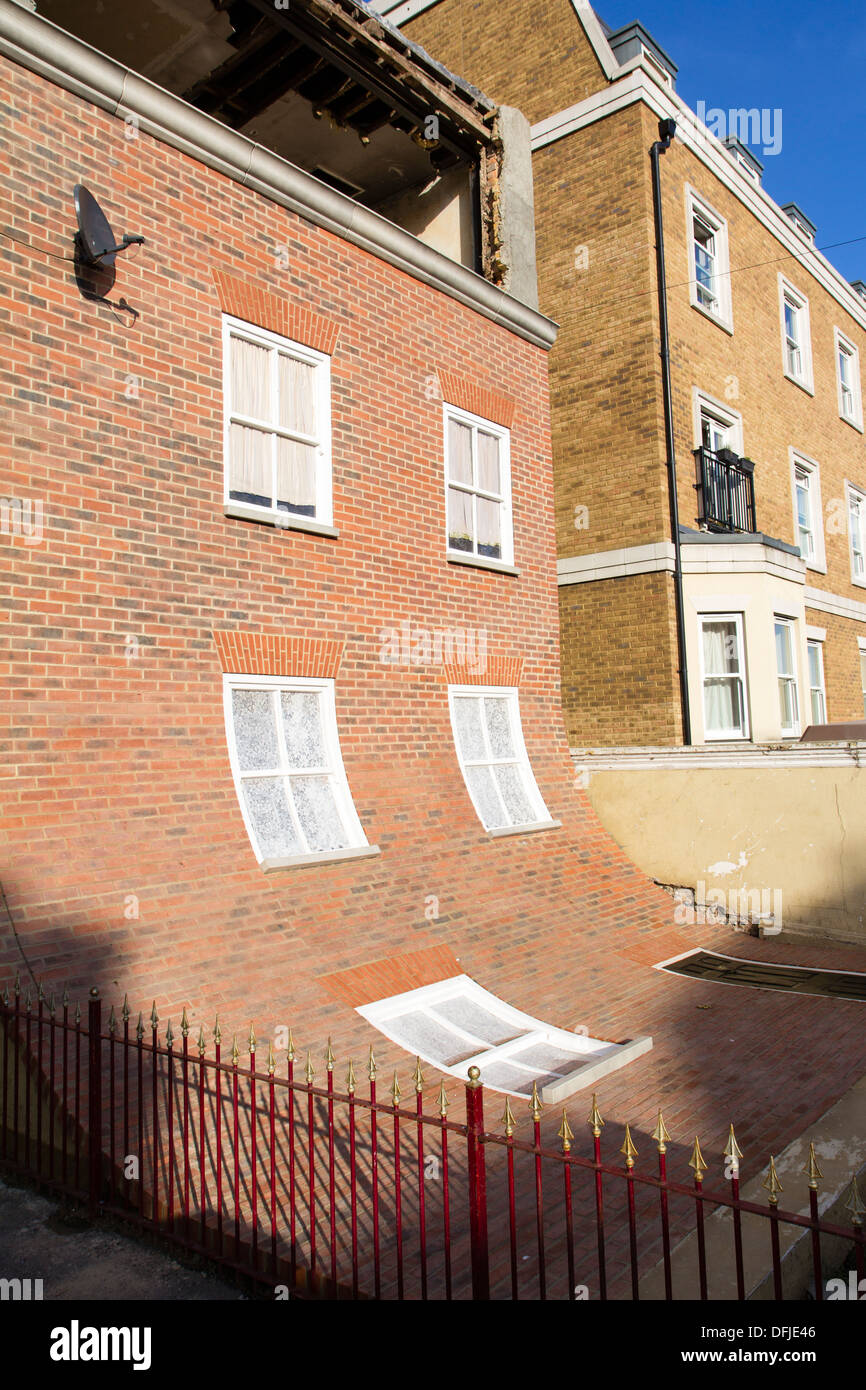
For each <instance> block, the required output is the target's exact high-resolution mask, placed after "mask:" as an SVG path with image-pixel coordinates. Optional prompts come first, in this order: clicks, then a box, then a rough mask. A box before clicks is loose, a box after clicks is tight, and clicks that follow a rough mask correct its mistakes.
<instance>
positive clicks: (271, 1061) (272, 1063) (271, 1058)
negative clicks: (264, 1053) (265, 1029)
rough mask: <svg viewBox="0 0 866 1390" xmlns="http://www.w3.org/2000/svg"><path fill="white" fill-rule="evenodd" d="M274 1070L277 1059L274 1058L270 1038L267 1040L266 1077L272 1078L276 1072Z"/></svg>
mask: <svg viewBox="0 0 866 1390" xmlns="http://www.w3.org/2000/svg"><path fill="white" fill-rule="evenodd" d="M276 1069H277V1059H276V1057H275V1056H274V1045H273V1043H272V1042H271V1040H270V1038H269V1039H268V1076H273V1074H274V1072H275V1071H276Z"/></svg>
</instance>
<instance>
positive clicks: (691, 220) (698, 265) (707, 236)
mask: <svg viewBox="0 0 866 1390" xmlns="http://www.w3.org/2000/svg"><path fill="white" fill-rule="evenodd" d="M686 211H687V216H688V227H689V246H690V248H691V264H690V267H689V286H690V293H691V302H692V304H693V305H694V307H695V308H696V309H702V310H703V312H704V313H705V314H708V315H709V317H710V318H713V319H715V320H716V321H717V322H718V323H720V324H722V325H723V326H724V327H725V328H732V327H733V320H732V315H731V273H730V271H731V268H730V264H729V261H728V224H727V222H725V220H724V218H722V217H720V216H719V215H718V213H717V212H714V211H713V209H712V208H711V207H710V205H709V204H708V203H705V202H704V201H703V199H702V198H700V197H699V196H698V194H697V193H696V192H695V191H694V189H692V188H688V187H687V188H686Z"/></svg>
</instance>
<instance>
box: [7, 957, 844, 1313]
mask: <svg viewBox="0 0 866 1390" xmlns="http://www.w3.org/2000/svg"><path fill="white" fill-rule="evenodd" d="M121 1020H122V1029H119V1027H118V1023H117V1019H116V1017H115V1013H114V1010H113V1009H112V1011H111V1015H110V1018H109V1022H108V1028H107V1031H105V1032H103V1028H102V1005H101V1001H100V999H99V996H98V993H97V992H96V991H92V992H91V997H90V999H89V1000H88V1007H87V1018H86V1022H85V1020H83V1018H82V1014H81V1010H80V1009H79V1008H77V1007H76V1008H75V1010H74V1013H73V1014H72V1017H70V1002H69V1000H68V998H67V997H66V996H64V998H63V1000H62V1004H61V1008H60V1010H58V1008H57V1006H56V1004H55V1001H54V999H53V997H52V998H50V999H48V1000H46V998H45V995H44V993H43V991H42V989H41V988H39V989H38V990H37V992H36V998H35V1001H34V996H33V991H32V990H29V989H28V990H27V991H25V992H24V994H23V995H22V991H21V987H20V983H19V982H18V981H17V980H16V982H15V987H14V990H13V993H12V996H11V998H10V996H9V994H8V992H7V991H4V992H3V996H2V999H0V1045H2V1078H0V1159H2V1160H4V1161H5V1162H6V1163H8V1164H10V1165H11V1166H13V1167H14V1168H16V1169H17V1170H19V1171H23V1172H27V1173H29V1174H31V1175H33V1176H34V1177H35V1178H37V1179H38V1180H39V1181H40V1182H41V1183H43V1184H44V1185H45V1186H46V1187H48V1188H50V1189H53V1190H56V1191H58V1192H61V1193H66V1194H70V1195H72V1196H74V1197H76V1198H78V1199H80V1200H82V1201H86V1202H87V1203H88V1205H89V1209H90V1212H91V1214H92V1215H93V1216H96V1215H97V1214H99V1213H101V1212H104V1213H110V1214H112V1215H115V1216H118V1217H122V1218H123V1219H125V1220H127V1221H131V1222H133V1223H135V1224H138V1225H139V1226H141V1227H143V1228H147V1229H149V1230H150V1231H154V1232H157V1233H158V1234H160V1235H161V1236H163V1237H166V1238H167V1239H169V1240H171V1241H174V1242H176V1243H177V1244H178V1245H180V1246H182V1247H184V1248H186V1249H188V1250H191V1251H196V1252H198V1253H199V1254H202V1255H205V1256H207V1257H208V1258H210V1259H212V1260H214V1261H216V1262H218V1263H220V1264H222V1265H224V1266H226V1267H228V1268H231V1269H234V1270H237V1271H242V1272H243V1273H244V1274H246V1275H248V1276H249V1277H250V1278H252V1279H254V1280H257V1281H259V1282H260V1283H261V1284H263V1285H265V1286H270V1287H279V1288H280V1290H281V1293H282V1295H283V1296H311V1295H318V1296H324V1297H332V1298H337V1297H346V1298H365V1297H373V1298H396V1299H407V1298H409V1299H415V1298H417V1299H429V1298H436V1299H440V1298H444V1299H453V1298H475V1299H481V1300H483V1299H489V1298H511V1299H515V1300H516V1299H525V1298H532V1299H548V1298H558V1299H565V1298H567V1299H572V1300H574V1299H578V1298H581V1297H591V1298H595V1297H597V1298H600V1299H607V1298H610V1297H613V1298H629V1297H630V1298H639V1297H640V1296H641V1280H642V1278H643V1276H644V1275H645V1274H648V1273H649V1272H650V1271H651V1270H652V1269H653V1268H654V1267H656V1266H657V1267H658V1269H659V1270H660V1271H661V1274H660V1278H661V1280H662V1281H663V1294H662V1293H661V1292H660V1291H659V1292H658V1293H657V1294H653V1293H652V1291H650V1295H651V1296H659V1297H661V1296H663V1297H665V1298H667V1299H671V1298H673V1297H676V1296H688V1297H694V1296H695V1295H696V1294H697V1295H698V1296H699V1297H700V1298H702V1299H707V1298H708V1297H709V1296H710V1292H709V1287H710V1279H711V1277H712V1278H715V1277H716V1276H717V1275H718V1273H719V1271H718V1269H717V1268H716V1265H714V1264H713V1260H716V1261H719V1260H720V1259H721V1257H720V1256H719V1254H718V1247H719V1230H720V1228H719V1224H718V1222H719V1220H721V1219H723V1218H717V1219H716V1220H715V1223H714V1224H711V1221H712V1218H713V1216H714V1214H715V1213H729V1215H730V1221H731V1225H732V1232H731V1235H732V1239H731V1240H730V1241H729V1242H728V1245H727V1246H726V1248H725V1252H724V1258H725V1260H726V1261H727V1262H728V1270H727V1274H728V1276H729V1278H730V1282H731V1287H732V1288H733V1286H734V1284H735V1286H736V1296H737V1297H738V1298H740V1299H744V1298H745V1297H746V1296H747V1294H748V1292H749V1289H750V1287H752V1286H754V1282H755V1279H754V1274H755V1270H754V1265H753V1266H752V1268H751V1270H750V1271H749V1272H748V1277H747V1270H746V1261H745V1256H744V1240H743V1221H744V1219H746V1220H749V1221H750V1222H752V1223H753V1224H754V1220H755V1219H756V1218H757V1220H758V1224H759V1225H760V1226H763V1227H764V1228H766V1232H767V1235H768V1239H767V1241H766V1246H767V1250H766V1267H765V1269H763V1270H762V1272H763V1273H764V1274H766V1275H767V1276H771V1277H772V1280H773V1289H774V1294H775V1297H776V1298H777V1299H780V1298H782V1297H783V1296H784V1295H785V1292H786V1289H785V1269H784V1261H783V1257H782V1232H783V1231H787V1232H789V1233H790V1232H791V1231H796V1230H798V1229H799V1230H802V1231H804V1232H806V1231H808V1233H809V1241H810V1247H811V1250H810V1254H811V1267H812V1274H813V1278H814V1291H815V1297H816V1298H820V1297H821V1296H822V1291H823V1287H824V1277H825V1274H826V1272H827V1271H826V1270H825V1268H824V1266H825V1263H826V1258H825V1253H824V1248H823V1247H822V1240H829V1239H833V1240H835V1241H837V1242H843V1245H842V1246H839V1247H837V1249H836V1253H835V1254H834V1256H833V1258H834V1259H835V1258H838V1250H839V1249H842V1250H843V1251H844V1250H847V1249H849V1248H853V1251H854V1262H855V1266H856V1270H857V1279H858V1281H859V1280H860V1279H863V1278H866V1271H864V1228H863V1217H864V1215H866V1208H864V1206H863V1203H862V1202H861V1200H860V1195H859V1191H858V1188H857V1183H856V1179H854V1181H853V1182H852V1186H851V1192H850V1195H849V1199H848V1202H847V1208H848V1210H849V1211H850V1213H851V1224H850V1226H838V1225H834V1224H831V1223H828V1222H826V1221H823V1220H821V1219H820V1217H819V1210H818V1185H819V1182H820V1179H821V1173H820V1170H819V1168H818V1163H817V1161H816V1158H815V1153H814V1149H812V1150H811V1151H810V1159H809V1164H808V1165H807V1168H806V1170H805V1172H806V1173H807V1176H808V1180H809V1214H808V1215H806V1214H805V1213H803V1214H800V1213H796V1212H790V1211H783V1210H781V1209H780V1208H779V1205H778V1200H779V1192H780V1191H781V1186H780V1183H779V1179H778V1174H777V1173H776V1168H775V1163H774V1161H773V1160H772V1159H771V1160H770V1167H769V1174H768V1177H767V1179H766V1181H765V1183H764V1187H765V1188H766V1189H767V1192H768V1202H767V1204H766V1205H763V1204H758V1203H755V1202H749V1201H746V1200H745V1199H743V1198H742V1197H741V1195H740V1190H739V1159H740V1157H741V1156H742V1155H741V1154H740V1150H739V1148H738V1146H737V1143H736V1139H735V1137H734V1133H733V1128H732V1129H731V1132H730V1136H729V1139H728V1146H727V1148H726V1149H725V1150H724V1157H725V1159H726V1160H727V1165H728V1169H727V1177H728V1190H725V1191H706V1190H705V1189H704V1186H703V1179H704V1175H705V1173H706V1172H707V1164H706V1161H705V1160H704V1157H703V1154H702V1153H701V1148H700V1144H699V1143H698V1141H697V1139H696V1140H695V1144H694V1147H693V1150H692V1154H691V1158H690V1159H689V1165H690V1167H691V1168H692V1170H693V1175H694V1176H693V1180H692V1182H691V1184H686V1183H683V1182H678V1181H675V1180H673V1179H672V1178H671V1177H670V1176H669V1174H668V1171H667V1149H668V1144H669V1143H670V1135H669V1134H668V1132H667V1130H666V1128H665V1124H664V1120H663V1119H662V1116H661V1114H659V1118H658V1124H657V1125H656V1129H655V1130H654V1131H653V1133H652V1136H651V1138H652V1140H653V1141H655V1144H656V1148H657V1153H658V1172H657V1174H656V1173H650V1172H643V1171H639V1170H638V1166H637V1160H638V1157H639V1155H638V1150H637V1147H636V1146H635V1143H634V1141H633V1139H632V1135H631V1132H630V1129H629V1126H627V1125H626V1126H625V1130H624V1135H623V1143H622V1147H621V1149H620V1153H621V1154H622V1155H623V1157H624V1160H625V1162H624V1165H620V1164H617V1163H613V1162H610V1161H605V1160H603V1157H602V1145H601V1137H602V1129H603V1127H604V1121H603V1119H602V1117H601V1115H600V1113H599V1110H598V1106H597V1104H596V1101H595V1097H593V1101H592V1109H591V1113H590V1115H589V1117H588V1123H589V1126H590V1129H591V1133H592V1140H593V1149H592V1157H584V1156H581V1155H580V1154H578V1153H576V1152H575V1151H574V1148H573V1140H574V1134H573V1132H572V1129H571V1126H570V1125H569V1121H568V1118H567V1116H566V1114H565V1112H564V1111H563V1113H562V1122H561V1124H560V1126H559V1129H558V1131H557V1138H558V1139H559V1141H560V1144H559V1148H556V1147H553V1146H552V1144H551V1142H550V1137H549V1135H548V1137H547V1138H546V1137H545V1133H544V1128H543V1124H542V1120H543V1116H542V1107H541V1103H540V1101H539V1098H538V1094H537V1091H535V1089H533V1094H532V1097H531V1099H530V1102H529V1109H530V1118H531V1125H532V1136H531V1139H526V1140H524V1139H519V1138H517V1137H516V1135H515V1127H516V1121H515V1117H514V1112H513V1109H512V1103H511V1100H510V1099H508V1098H506V1100H505V1113H504V1116H503V1128H504V1132H503V1133H495V1132H491V1131H488V1130H487V1129H485V1117H484V1104H485V1098H486V1096H485V1092H484V1089H483V1087H482V1086H481V1084H480V1077H479V1075H478V1072H477V1070H476V1069H475V1068H473V1069H471V1071H470V1075H469V1079H468V1082H467V1084H466V1086H465V1098H466V1122H465V1124H463V1123H457V1122H456V1121H453V1120H449V1119H448V1118H447V1110H448V1097H447V1093H446V1089H445V1085H444V1083H442V1084H441V1085H440V1089H439V1096H438V1106H437V1113H436V1114H429V1113H427V1112H426V1111H425V1108H424V1095H423V1091H424V1078H423V1075H422V1073H421V1068H420V1063H419V1064H417V1065H416V1068H415V1072H414V1076H413V1082H414V1087H415V1101H414V1105H413V1106H412V1107H411V1108H407V1107H403V1106H401V1105H400V1099H401V1096H400V1088H399V1084H398V1081H397V1076H396V1073H395V1076H394V1080H393V1083H392V1085H391V1087H390V1101H386V1100H383V1099H380V1098H379V1097H378V1095H377V1067H376V1064H375V1061H374V1059H373V1055H372V1051H371V1054H370V1058H369V1062H368V1065H367V1082H368V1084H367V1087H366V1094H364V1095H362V1094H360V1093H359V1090H358V1083H357V1079H356V1076H355V1070H354V1067H353V1065H352V1064H351V1063H350V1064H349V1067H348V1071H347V1074H346V1086H345V1090H342V1091H341V1090H339V1089H337V1088H336V1086H335V1076H334V1069H335V1060H334V1056H333V1053H332V1051H331V1047H330V1044H329V1045H328V1049H327V1052H326V1053H325V1066H326V1071H325V1078H324V1085H319V1084H317V1083H316V1074H315V1067H314V1064H313V1061H312V1058H311V1056H310V1054H309V1053H308V1054H307V1060H306V1065H305V1066H304V1067H303V1069H302V1075H301V1076H299V1075H297V1074H296V1051H295V1045H294V1042H293V1040H292V1039H291V1036H290V1039H289V1047H288V1053H287V1059H286V1063H285V1074H284V1075H280V1074H279V1070H278V1067H277V1064H276V1061H275V1059H274V1054H273V1051H272V1049H271V1048H270V1047H269V1048H268V1059H267V1064H266V1069H265V1070H261V1069H260V1068H259V1066H258V1065H257V1042H256V1038H255V1035H254V1033H253V1030H252V1028H251V1029H250V1033H249V1038H248V1040H247V1043H246V1047H245V1053H246V1056H245V1057H244V1058H243V1061H244V1062H245V1063H246V1064H245V1065H241V1062H242V1055H241V1052H240V1050H239V1048H238V1044H237V1040H236V1039H235V1040H234V1043H233V1046H232V1050H231V1055H230V1060H228V1061H227V1060H225V1059H224V1058H223V1055H222V1038H221V1034H220V1029H219V1025H217V1026H216V1027H215V1029H214V1034H213V1040H214V1047H213V1056H211V1057H209V1056H208V1055H207V1051H208V1049H207V1043H206V1040H205V1036H204V1033H203V1031H200V1033H199V1038H198V1045H197V1048H196V1049H195V1050H193V1049H191V1048H190V1044H189V1026H188V1023H187V1019H186V1014H184V1016H183V1019H182V1022H181V1046H180V1048H179V1049H178V1048H177V1046H176V1042H177V1039H176V1038H175V1036H174V1035H173V1033H172V1029H171V1024H170V1023H169V1025H168V1027H167V1029H166V1030H165V1032H164V1034H163V1040H162V1042H160V1039H159V1023H160V1021H159V1018H158V1016H157V1013H156V1009H155V1008H154V1010H153V1011H152V1014H151V1018H150V1028H149V1030H146V1029H145V1026H144V1024H143V1021H142V1019H141V1016H139V1019H138V1024H137V1027H136V1028H135V1029H134V1030H131V1028H130V1013H129V1009H128V1007H127V1004H126V1001H124V1005H123V1009H122V1011H121ZM148 1032H149V1037H148V1036H147V1033H148ZM490 1094H491V1093H490V1092H487V1093H486V1095H487V1096H489V1095H490ZM85 1117H86V1118H85ZM551 1133H552V1130H550V1131H549V1134H551ZM723 1234H725V1237H726V1232H723ZM690 1235H693V1236H694V1252H693V1254H692V1253H691V1252H690V1247H689V1242H688V1241H686V1243H685V1244H683V1243H681V1242H683V1241H684V1240H685V1238H686V1237H689V1236H690ZM709 1236H712V1237H713V1240H712V1241H708V1237H709ZM726 1239H727V1237H726ZM677 1246H678V1247H679V1248H678V1249H677V1250H676V1254H675V1253H674V1252H675V1247H677ZM728 1247H729V1248H728ZM711 1248H712V1250H715V1251H716V1254H714V1255H713V1254H712V1253H711ZM684 1252H687V1254H685V1255H684ZM684 1258H688V1260H689V1261H690V1266H689V1267H690V1270H691V1273H690V1275H689V1277H690V1278H691V1279H692V1280H693V1283H694V1292H690V1291H688V1292H686V1294H685V1295H683V1293H682V1290H680V1292H679V1295H678V1292H677V1287H676V1285H677V1280H676V1278H675V1277H674V1276H675V1274H676V1272H677V1270H680V1274H681V1269H682V1262H683V1259H684ZM798 1292H799V1290H794V1291H793V1293H792V1294H789V1296H796V1294H797V1293H798Z"/></svg>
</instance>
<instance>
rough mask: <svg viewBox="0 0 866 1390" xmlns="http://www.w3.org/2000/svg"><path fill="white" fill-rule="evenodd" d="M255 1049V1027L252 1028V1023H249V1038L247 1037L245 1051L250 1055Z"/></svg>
mask: <svg viewBox="0 0 866 1390" xmlns="http://www.w3.org/2000/svg"><path fill="white" fill-rule="evenodd" d="M255 1050H256V1033H255V1029H254V1028H253V1025H252V1023H250V1036H249V1038H248V1039H247V1051H248V1052H249V1054H250V1056H252V1054H253V1053H254V1052H255Z"/></svg>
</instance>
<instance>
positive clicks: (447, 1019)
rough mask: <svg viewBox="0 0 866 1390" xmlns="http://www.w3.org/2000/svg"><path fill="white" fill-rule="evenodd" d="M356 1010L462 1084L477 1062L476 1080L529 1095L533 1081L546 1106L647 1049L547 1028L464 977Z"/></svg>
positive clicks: (636, 1042) (643, 1041)
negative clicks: (460, 1080)
mask: <svg viewBox="0 0 866 1390" xmlns="http://www.w3.org/2000/svg"><path fill="white" fill-rule="evenodd" d="M358 1013H359V1014H360V1015H361V1016H362V1018H365V1019H367V1021H368V1023H372V1024H373V1026H374V1028H378V1030H379V1032H380V1033H384V1035H385V1037H386V1038H390V1039H391V1041H392V1042H395V1043H397V1044H398V1045H399V1046H400V1047H403V1048H405V1049H406V1051H407V1052H408V1053H410V1054H411V1055H412V1056H413V1057H420V1058H421V1059H422V1061H425V1062H430V1063H431V1065H432V1066H434V1067H438V1068H439V1070H440V1071H444V1072H448V1073H449V1074H450V1075H451V1076H459V1077H461V1078H462V1080H464V1081H465V1080H466V1078H467V1075H468V1072H469V1068H470V1067H478V1069H479V1071H480V1073H481V1081H482V1083H483V1085H485V1086H492V1087H493V1088H494V1089H495V1090H497V1091H505V1092H507V1093H508V1094H509V1095H513V1096H514V1095H516V1096H528V1095H531V1094H532V1086H533V1082H534V1083H535V1084H536V1085H537V1086H538V1090H539V1094H540V1095H541V1098H542V1100H543V1101H545V1102H547V1103H552V1102H555V1101H557V1100H561V1099H563V1098H564V1097H565V1096H568V1095H571V1094H572V1093H573V1092H574V1091H577V1090H579V1089H580V1088H581V1087H582V1086H588V1085H591V1084H593V1083H594V1082H595V1081H596V1080H597V1079H598V1078H599V1077H600V1076H603V1075H604V1074H605V1073H606V1072H609V1071H614V1070H616V1069H617V1068H618V1067H621V1066H623V1065H625V1063H627V1062H630V1061H632V1060H633V1058H635V1057H638V1056H640V1054H641V1053H642V1052H646V1051H648V1049H649V1048H650V1047H651V1046H652V1039H651V1038H647V1037H642V1038H635V1039H633V1040H632V1041H631V1042H628V1043H611V1042H603V1041H601V1040H600V1039H598V1038H590V1037H588V1036H587V1035H586V1034H583V1033H569V1032H567V1031H566V1030H565V1029H564V1028H553V1027H550V1026H548V1025H547V1024H544V1023H540V1022H539V1020H538V1019H537V1018H532V1017H531V1015H529V1014H525V1013H522V1012H521V1011H520V1010H519V1009H513V1008H511V1006H510V1005H509V1004H505V1003H503V1001H502V1000H501V999H497V997H496V995H495V994H490V993H489V992H488V991H487V990H486V989H482V988H481V986H480V985H478V984H476V983H475V981H474V980H471V979H470V978H469V976H468V975H456V976H454V978H453V979H451V980H440V981H438V982H437V983H436V984H434V985H424V986H423V987H422V988H421V989H413V990H409V991H408V993H406V994H397V995H393V996H392V997H391V998H390V999H379V1000H376V1002H375V1003H371V1004H364V1005H362V1006H361V1007H359V1008H358Z"/></svg>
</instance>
